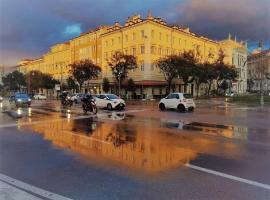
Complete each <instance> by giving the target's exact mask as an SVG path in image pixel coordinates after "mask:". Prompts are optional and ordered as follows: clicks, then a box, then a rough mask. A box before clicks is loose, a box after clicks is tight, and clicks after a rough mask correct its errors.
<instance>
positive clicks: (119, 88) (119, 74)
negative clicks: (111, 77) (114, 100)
mask: <svg viewBox="0 0 270 200" xmlns="http://www.w3.org/2000/svg"><path fill="white" fill-rule="evenodd" d="M122 74H123V72H122V71H119V72H118V74H117V77H118V96H119V97H120V94H121V92H120V90H121V75H122Z"/></svg>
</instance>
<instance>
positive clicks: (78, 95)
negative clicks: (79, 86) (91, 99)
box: [71, 93, 85, 104]
mask: <svg viewBox="0 0 270 200" xmlns="http://www.w3.org/2000/svg"><path fill="white" fill-rule="evenodd" d="M84 96H85V94H84V93H75V94H73V95H72V96H71V100H72V101H73V102H74V103H76V104H77V103H80V102H81V101H82V98H83V97H84Z"/></svg>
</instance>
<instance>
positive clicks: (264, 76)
mask: <svg viewBox="0 0 270 200" xmlns="http://www.w3.org/2000/svg"><path fill="white" fill-rule="evenodd" d="M259 59H260V60H261V61H260V62H259V63H258V64H257V65H256V66H255V67H254V70H253V71H252V73H251V78H252V79H253V80H257V81H259V83H260V94H261V98H260V104H261V105H264V85H263V83H264V81H265V80H269V79H270V70H269V67H268V65H267V63H266V62H264V61H263V57H259Z"/></svg>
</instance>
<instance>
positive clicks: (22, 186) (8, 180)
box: [0, 173, 72, 200]
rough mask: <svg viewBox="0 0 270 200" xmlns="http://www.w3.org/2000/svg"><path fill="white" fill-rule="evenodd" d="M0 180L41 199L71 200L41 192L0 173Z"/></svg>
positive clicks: (45, 191)
mask: <svg viewBox="0 0 270 200" xmlns="http://www.w3.org/2000/svg"><path fill="white" fill-rule="evenodd" d="M0 180H1V181H3V182H5V183H8V184H10V185H13V186H15V187H17V188H19V189H22V190H24V191H26V192H31V193H33V194H36V195H38V196H41V197H45V198H47V199H50V200H72V199H70V198H67V197H64V196H62V195H59V194H55V193H53V192H49V191H47V190H43V189H41V188H38V187H35V186H33V185H30V184H27V183H24V182H22V181H19V180H17V179H14V178H11V177H9V176H6V175H4V174H1V173H0Z"/></svg>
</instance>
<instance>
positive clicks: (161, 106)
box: [159, 103, 165, 111]
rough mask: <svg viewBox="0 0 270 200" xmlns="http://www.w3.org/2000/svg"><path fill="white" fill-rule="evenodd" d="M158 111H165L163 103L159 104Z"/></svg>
mask: <svg viewBox="0 0 270 200" xmlns="http://www.w3.org/2000/svg"><path fill="white" fill-rule="evenodd" d="M159 109H160V110H161V111H164V110H165V105H164V103H161V104H159Z"/></svg>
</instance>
